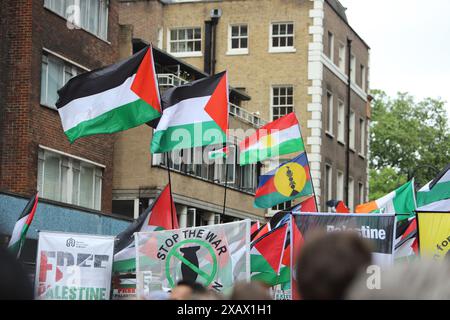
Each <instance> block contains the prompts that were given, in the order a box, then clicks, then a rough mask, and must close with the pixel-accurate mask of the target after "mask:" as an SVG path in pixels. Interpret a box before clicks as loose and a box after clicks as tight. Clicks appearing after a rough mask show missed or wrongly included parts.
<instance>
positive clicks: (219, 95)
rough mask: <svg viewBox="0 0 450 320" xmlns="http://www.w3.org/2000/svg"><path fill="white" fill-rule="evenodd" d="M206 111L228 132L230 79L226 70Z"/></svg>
mask: <svg viewBox="0 0 450 320" xmlns="http://www.w3.org/2000/svg"><path fill="white" fill-rule="evenodd" d="M205 111H206V113H207V114H209V116H210V117H211V118H212V119H213V120H214V121H215V122H216V123H217V125H218V126H219V127H220V128H221V129H222V130H223V132H225V133H226V132H227V129H228V80H227V73H226V72H225V74H224V75H223V76H222V79H220V82H219V84H218V85H217V87H216V89H215V90H214V92H213V94H212V95H211V98H209V101H208V103H207V104H206V106H205Z"/></svg>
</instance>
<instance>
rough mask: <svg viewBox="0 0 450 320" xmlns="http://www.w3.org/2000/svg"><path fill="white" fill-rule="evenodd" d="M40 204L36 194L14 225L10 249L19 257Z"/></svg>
mask: <svg viewBox="0 0 450 320" xmlns="http://www.w3.org/2000/svg"><path fill="white" fill-rule="evenodd" d="M37 204H38V194H37V193H36V194H35V195H34V196H32V197H31V199H30V200H29V201H28V203H27V205H26V206H25V208H24V209H23V211H22V214H21V215H20V216H19V219H17V222H16V224H15V225H14V229H13V232H12V234H11V240H9V245H8V248H9V249H10V250H11V251H12V252H13V253H14V254H15V255H16V256H17V257H19V255H20V251H21V250H22V245H23V243H24V242H25V237H26V235H27V231H28V228H29V227H30V224H31V222H32V221H33V218H34V214H35V212H36V208H37Z"/></svg>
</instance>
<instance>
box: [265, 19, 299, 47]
mask: <svg viewBox="0 0 450 320" xmlns="http://www.w3.org/2000/svg"><path fill="white" fill-rule="evenodd" d="M269 51H270V52H286V51H295V49H294V24H293V23H292V22H284V23H272V24H271V28H270V49H269Z"/></svg>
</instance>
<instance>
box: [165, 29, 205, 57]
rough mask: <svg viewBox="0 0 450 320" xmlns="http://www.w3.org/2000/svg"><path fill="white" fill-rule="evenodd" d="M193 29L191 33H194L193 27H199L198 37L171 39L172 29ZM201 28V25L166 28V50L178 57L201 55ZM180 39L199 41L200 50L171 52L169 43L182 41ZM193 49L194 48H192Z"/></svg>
mask: <svg viewBox="0 0 450 320" xmlns="http://www.w3.org/2000/svg"><path fill="white" fill-rule="evenodd" d="M188 29H193V32H192V34H193V35H195V29H200V39H197V38H192V39H183V40H178V39H177V40H172V39H171V37H172V31H174V30H188ZM202 32H203V30H202V27H199V26H191V27H174V28H167V52H169V53H170V54H172V55H173V56H175V57H178V58H189V57H201V56H202V55H203V53H202V47H203V33H202ZM182 41H186V42H187V41H194V42H195V41H200V51H184V52H181V51H180V52H172V50H171V43H172V42H182ZM194 49H195V48H194Z"/></svg>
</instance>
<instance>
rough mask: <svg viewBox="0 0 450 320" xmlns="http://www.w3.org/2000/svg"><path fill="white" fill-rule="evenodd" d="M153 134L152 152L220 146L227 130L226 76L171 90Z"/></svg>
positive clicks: (220, 74) (168, 92) (225, 74)
mask: <svg viewBox="0 0 450 320" xmlns="http://www.w3.org/2000/svg"><path fill="white" fill-rule="evenodd" d="M162 106H163V114H162V116H161V119H160V120H159V122H158V125H157V127H156V129H155V131H154V133H153V139H152V143H151V152H152V153H163V152H168V151H171V150H175V149H184V148H193V147H201V146H205V145H210V144H221V143H224V142H225V141H226V139H225V138H226V131H227V129H228V80H227V73H226V72H221V73H219V74H217V75H214V76H211V77H207V78H204V79H200V80H197V81H193V82H190V83H187V84H184V85H182V86H179V87H174V88H171V89H168V90H167V91H166V92H165V93H164V94H163V96H162Z"/></svg>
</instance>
